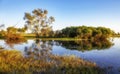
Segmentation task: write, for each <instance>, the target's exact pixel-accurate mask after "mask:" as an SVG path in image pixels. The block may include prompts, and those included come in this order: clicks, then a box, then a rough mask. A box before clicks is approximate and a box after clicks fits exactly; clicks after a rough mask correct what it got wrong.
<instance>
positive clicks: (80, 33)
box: [55, 26, 115, 39]
mask: <svg viewBox="0 0 120 74" xmlns="http://www.w3.org/2000/svg"><path fill="white" fill-rule="evenodd" d="M114 34H115V32H114V31H113V30H111V29H110V28H105V27H87V26H76V27H75V26H71V27H66V28H64V29H62V30H60V31H56V34H55V37H68V38H81V39H91V38H97V39H98V38H101V39H102V38H108V37H110V36H112V35H114Z"/></svg>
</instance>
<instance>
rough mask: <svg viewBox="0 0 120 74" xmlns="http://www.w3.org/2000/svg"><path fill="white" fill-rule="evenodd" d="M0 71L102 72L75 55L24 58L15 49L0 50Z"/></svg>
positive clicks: (95, 73)
mask: <svg viewBox="0 0 120 74" xmlns="http://www.w3.org/2000/svg"><path fill="white" fill-rule="evenodd" d="M0 73H9V74H10V73H11V74H12V73H23V74H34V73H45V74H103V72H102V70H101V69H100V68H98V67H97V66H96V64H94V63H90V62H87V61H84V60H82V59H80V58H77V57H75V56H55V55H50V56H49V57H46V58H44V60H43V59H39V60H38V59H35V58H33V57H28V58H25V57H24V56H23V55H22V54H21V52H19V51H17V50H0Z"/></svg>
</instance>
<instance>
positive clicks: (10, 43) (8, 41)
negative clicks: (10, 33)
mask: <svg viewBox="0 0 120 74" xmlns="http://www.w3.org/2000/svg"><path fill="white" fill-rule="evenodd" d="M4 41H5V43H6V44H7V45H8V46H9V47H10V48H13V49H14V45H16V44H21V43H25V42H27V40H26V39H25V38H24V39H17V38H16V39H14V38H13V39H12V38H9V39H5V40H4Z"/></svg>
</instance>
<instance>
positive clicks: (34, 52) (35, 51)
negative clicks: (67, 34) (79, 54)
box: [25, 39, 53, 59]
mask: <svg viewBox="0 0 120 74" xmlns="http://www.w3.org/2000/svg"><path fill="white" fill-rule="evenodd" d="M52 45H53V41H41V40H38V39H37V40H35V43H33V44H32V45H31V46H30V47H25V55H26V57H33V58H37V59H45V58H46V57H48V56H49V55H51V50H52Z"/></svg>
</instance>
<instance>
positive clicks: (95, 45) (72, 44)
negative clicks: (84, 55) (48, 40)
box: [56, 39, 114, 51]
mask: <svg viewBox="0 0 120 74" xmlns="http://www.w3.org/2000/svg"><path fill="white" fill-rule="evenodd" d="M56 45H58V46H59V45H60V46H62V47H64V48H66V49H71V50H73V49H75V50H80V51H84V50H92V49H98V50H99V49H108V48H110V47H111V46H113V45H114V43H112V42H111V41H110V40H107V39H106V40H102V41H94V40H76V41H57V42H56Z"/></svg>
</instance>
